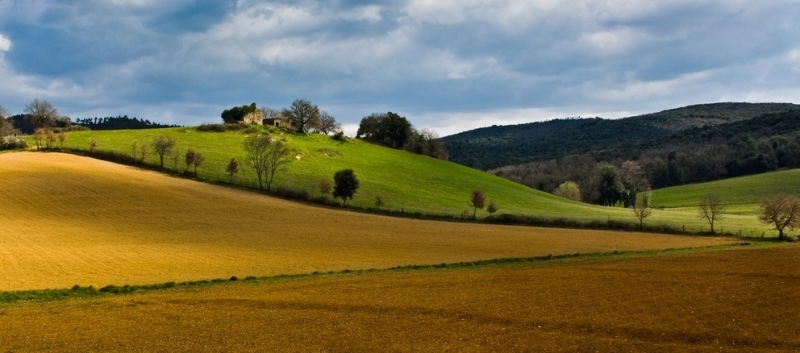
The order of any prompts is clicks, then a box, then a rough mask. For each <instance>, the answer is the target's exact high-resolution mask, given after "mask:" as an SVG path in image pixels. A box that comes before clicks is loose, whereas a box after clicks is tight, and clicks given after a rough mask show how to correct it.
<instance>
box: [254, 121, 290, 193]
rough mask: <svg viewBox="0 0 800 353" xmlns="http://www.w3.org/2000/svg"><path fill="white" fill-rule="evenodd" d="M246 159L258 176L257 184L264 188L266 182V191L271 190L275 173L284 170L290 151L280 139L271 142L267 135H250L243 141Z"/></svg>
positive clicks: (288, 161)
mask: <svg viewBox="0 0 800 353" xmlns="http://www.w3.org/2000/svg"><path fill="white" fill-rule="evenodd" d="M244 150H245V153H246V158H245V159H246V161H247V164H248V166H249V167H251V168H253V170H254V171H255V172H256V177H257V178H258V186H259V188H260V189H261V190H264V186H265V184H266V189H267V191H268V192H269V191H271V190H272V182H273V181H274V180H275V175H277V174H278V173H279V172H281V171H284V170H286V168H287V166H288V164H289V163H290V162H291V161H292V158H291V156H290V154H291V151H290V150H289V148H288V147H287V146H286V144H284V143H283V142H281V141H277V142H272V140H271V139H270V138H269V136H267V135H251V136H249V137H247V138H246V139H245V141H244Z"/></svg>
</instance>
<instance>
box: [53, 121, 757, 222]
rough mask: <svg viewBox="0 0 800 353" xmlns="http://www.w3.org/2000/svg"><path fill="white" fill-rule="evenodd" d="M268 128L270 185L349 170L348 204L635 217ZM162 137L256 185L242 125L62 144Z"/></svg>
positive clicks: (663, 213) (91, 136)
mask: <svg viewBox="0 0 800 353" xmlns="http://www.w3.org/2000/svg"><path fill="white" fill-rule="evenodd" d="M263 129H264V131H267V132H269V133H270V135H271V136H272V137H273V138H281V139H283V140H285V141H286V143H287V144H288V146H289V147H290V148H291V149H292V150H293V155H294V160H293V162H292V163H290V165H289V168H288V170H287V171H286V172H284V173H281V174H279V175H278V176H276V179H275V182H274V183H273V188H275V187H283V188H291V189H295V190H306V191H308V192H309V193H310V194H311V195H312V196H319V195H320V194H319V192H318V190H317V188H316V185H318V183H319V180H321V179H328V180H330V181H331V182H332V179H333V174H334V173H335V172H336V171H338V170H341V169H345V168H350V169H353V170H354V171H355V174H356V176H357V177H358V179H359V181H360V183H361V187H360V188H359V189H358V191H357V192H356V194H355V197H354V198H353V200H352V201H351V202H350V203H349V204H350V205H353V206H356V207H361V208H373V207H375V199H376V197H380V198H381V199H382V200H383V206H382V208H383V209H384V210H390V211H397V212H399V211H401V210H402V211H404V212H419V213H426V214H436V215H449V216H455V217H459V216H462V215H464V214H468V215H469V216H470V217H471V215H472V208H471V207H470V206H469V199H470V194H471V191H472V190H473V189H475V188H478V189H481V190H483V191H484V193H485V195H486V199H487V203H488V201H494V202H495V203H496V205H497V207H498V209H499V211H498V213H510V214H520V215H530V216H539V217H544V218H551V219H553V218H566V219H571V220H578V221H584V222H585V221H593V220H594V221H598V220H599V221H603V220H609V219H612V220H617V221H630V222H634V221H636V218H635V216H634V215H633V213H632V212H631V210H630V209H624V208H615V207H602V206H595V205H589V204H584V203H580V202H574V201H569V200H566V199H562V198H559V197H556V196H554V195H551V194H548V193H544V192H541V191H538V190H535V189H532V188H529V187H527V186H524V185H521V184H517V183H514V182H512V181H509V180H507V179H503V178H500V177H497V176H495V175H492V174H489V173H486V172H483V171H480V170H476V169H472V168H468V167H465V166H462V165H459V164H456V163H453V162H447V161H442V160H438V159H435V158H431V157H427V156H421V155H416V154H412V153H409V152H406V151H402V150H394V149H390V148H386V147H382V146H378V145H374V144H370V143H368V142H364V141H361V140H356V139H348V141H347V142H340V141H335V140H333V139H332V138H331V137H330V136H325V135H321V134H294V133H290V132H286V131H283V130H277V129H275V128H272V127H265V128H263ZM157 136H166V137H171V138H174V139H175V140H176V148H177V150H178V151H179V152H180V154H181V159H180V160H179V161H178V165H177V170H178V171H182V170H183V168H184V164H183V157H182V156H183V154H185V152H186V151H187V150H188V149H190V148H191V149H194V150H195V151H197V152H199V153H201V154H203V155H204V156H205V157H206V162H205V164H204V165H203V166H201V167H200V168H199V169H198V177H199V178H200V179H202V180H206V181H212V182H223V183H224V182H228V181H229V176H228V174H227V173H226V172H225V167H226V166H227V164H228V162H229V161H230V159H231V158H236V159H237V161H239V162H240V172H239V173H238V174H237V175H235V177H234V184H237V185H243V186H247V187H253V188H255V187H257V180H256V178H255V173H254V172H252V171H251V170H249V169H248V168H247V167H246V166H245V164H246V162H245V160H244V149H243V147H242V142H243V141H244V139H245V137H246V136H247V134H246V133H243V132H241V131H230V132H200V131H198V130H197V129H196V128H194V127H178V128H166V129H151V130H111V131H80V132H71V133H70V134H69V137H68V140H67V142H66V143H65V145H64V147H66V148H72V149H80V150H87V151H88V149H89V146H90V141H92V140H95V141H97V143H98V146H97V150H101V151H114V152H119V153H124V154H128V155H131V154H132V149H133V144H134V142H136V143H137V145H138V146H142V145H143V144H150V142H151V141H152V140H153V139H154V138H155V137H157ZM137 153H138V152H137ZM146 160H147V162H148V163H149V164H153V165H157V164H158V157H157V155H156V154H155V153H154V152H153V151H152V149H151V152H150V154H149V156H148V157H147V159H146ZM164 165H165V168H166V169H169V170H173V169H175V166H174V165H173V162H172V161H171V160H165V162H164ZM661 195H662V193H661V192H659V191H657V192H655V193H654V197H653V200H654V204H655V205H664V204H665V203H663V202H662V201H661V197H662V196H661ZM698 199H699V198H698ZM689 204H691V203H689ZM486 215H487V213H486V212H485V211H480V210H479V211H478V216H479V217H483V216H486ZM645 223H647V224H666V225H670V226H673V227H678V228H680V227H686V230H687V231H690V232H697V231H702V230H708V225H707V223H705V222H704V221H702V220H701V219H700V218H699V217H698V215H697V211H696V210H695V209H693V208H685V209H664V210H654V211H653V215H652V216H651V217H650V218H647V219H646V220H645ZM720 224H721V225H722V227H724V228H723V229H725V228H727V229H729V230H732V231H733V232H738V230H741V231H743V232H744V233H743V234H761V232H763V231H764V230H768V228H766V227H765V226H763V225H761V224H760V223H759V222H758V221H757V220H756V218H755V216H754V215H752V214H738V215H737V214H731V215H728V216H727V217H725V219H724V220H723V221H722V222H720Z"/></svg>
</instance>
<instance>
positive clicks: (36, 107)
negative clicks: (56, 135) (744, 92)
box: [25, 98, 60, 128]
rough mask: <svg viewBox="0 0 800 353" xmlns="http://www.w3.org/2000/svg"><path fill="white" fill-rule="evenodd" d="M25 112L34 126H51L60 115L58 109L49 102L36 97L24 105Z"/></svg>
mask: <svg viewBox="0 0 800 353" xmlns="http://www.w3.org/2000/svg"><path fill="white" fill-rule="evenodd" d="M25 113H26V114H28V115H30V119H31V123H32V124H33V126H34V127H36V128H43V127H50V126H53V124H54V123H55V121H56V119H58V118H59V117H60V115H59V114H58V110H56V108H55V107H54V106H53V105H52V104H50V102H48V101H46V100H39V99H38V98H36V99H34V100H33V102H30V103H28V105H26V106H25Z"/></svg>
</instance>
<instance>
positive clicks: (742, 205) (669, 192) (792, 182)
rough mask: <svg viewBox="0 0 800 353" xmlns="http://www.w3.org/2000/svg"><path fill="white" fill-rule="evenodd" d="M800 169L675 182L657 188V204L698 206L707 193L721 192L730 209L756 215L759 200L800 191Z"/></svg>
mask: <svg viewBox="0 0 800 353" xmlns="http://www.w3.org/2000/svg"><path fill="white" fill-rule="evenodd" d="M798 180H800V169H791V170H782V171H777V172H769V173H763V174H757V175H749V176H743V177H736V178H730V179H725V180H717V181H712V182H707V183H698V184H690V185H681V186H673V187H669V188H663V189H658V190H654V191H653V196H652V197H653V198H652V200H653V201H652V202H653V206H655V207H665V208H683V207H694V206H696V205H697V203H698V202H699V200H700V198H701V197H703V196H704V195H706V194H709V193H713V194H717V195H719V196H720V197H721V198H722V200H723V202H724V203H725V204H727V205H728V208H729V211H728V212H733V213H739V214H752V215H756V214H757V212H758V203H759V202H760V201H761V200H762V199H764V198H767V197H769V196H772V195H775V194H778V193H782V192H783V193H789V194H795V195H798V194H800V182H798Z"/></svg>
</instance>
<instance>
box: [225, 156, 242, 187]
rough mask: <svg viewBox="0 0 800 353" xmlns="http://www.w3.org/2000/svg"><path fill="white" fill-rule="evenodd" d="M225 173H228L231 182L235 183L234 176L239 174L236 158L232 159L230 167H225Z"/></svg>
mask: <svg viewBox="0 0 800 353" xmlns="http://www.w3.org/2000/svg"><path fill="white" fill-rule="evenodd" d="M225 171H226V172H228V175H229V176H230V182H231V183H233V175H234V174H236V173H239V162H237V161H236V158H231V161H230V162H228V166H227V167H225Z"/></svg>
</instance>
